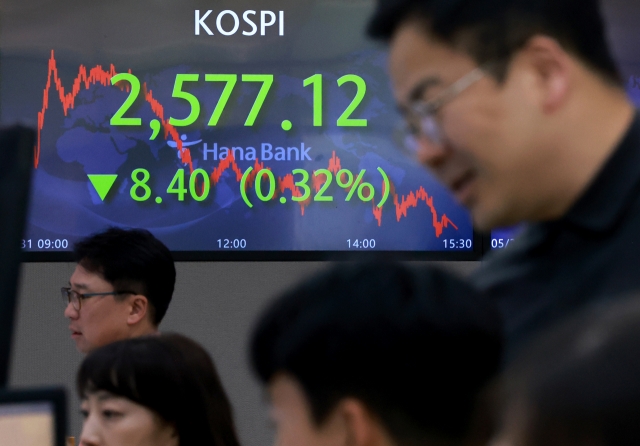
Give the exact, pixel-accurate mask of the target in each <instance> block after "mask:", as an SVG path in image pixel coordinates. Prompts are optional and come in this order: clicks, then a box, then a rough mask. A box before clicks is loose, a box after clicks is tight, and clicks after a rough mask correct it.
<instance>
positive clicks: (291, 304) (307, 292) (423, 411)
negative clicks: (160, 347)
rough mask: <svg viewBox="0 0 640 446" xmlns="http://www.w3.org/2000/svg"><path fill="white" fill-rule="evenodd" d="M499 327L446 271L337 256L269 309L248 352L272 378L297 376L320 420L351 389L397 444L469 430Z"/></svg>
mask: <svg viewBox="0 0 640 446" xmlns="http://www.w3.org/2000/svg"><path fill="white" fill-rule="evenodd" d="M501 331H502V330H501V324H500V318H499V316H498V315H497V313H496V312H495V311H494V309H493V308H492V307H490V306H488V305H487V301H486V300H485V299H483V298H482V297H481V296H478V295H477V294H476V292H475V291H474V290H473V289H472V288H471V287H470V286H469V285H467V284H466V283H465V282H464V281H463V280H462V279H459V278H457V277H454V276H452V275H450V274H447V273H445V272H443V271H439V270H435V269H420V270H413V269H410V268H409V267H407V266H404V265H400V264H387V263H383V264H366V265H356V266H353V265H352V266H347V265H338V266H336V267H334V268H333V269H331V270H329V271H328V272H324V273H322V274H319V275H317V276H315V277H312V278H310V279H308V280H306V281H304V282H303V283H302V284H300V285H299V286H298V287H297V288H295V289H293V290H291V291H289V292H287V293H286V294H284V295H283V296H282V297H280V298H279V299H277V301H276V302H275V303H274V304H273V305H271V306H270V307H269V308H268V309H267V311H266V312H265V313H264V314H263V315H262V317H261V318H260V320H259V322H258V324H257V327H256V329H255V331H254V333H253V336H252V340H251V361H252V364H253V367H254V369H255V370H256V371H257V374H258V375H259V377H260V379H261V380H262V381H263V382H264V383H265V384H267V383H269V382H270V381H271V380H272V378H273V377H274V376H275V375H276V374H279V373H285V374H287V375H290V376H292V377H293V378H295V380H297V381H298V382H299V383H300V384H301V386H302V388H303V390H304V392H305V396H306V397H307V399H308V401H309V403H310V407H311V413H312V416H313V419H314V421H315V422H316V424H317V425H321V424H322V423H323V421H325V420H326V418H327V416H328V415H329V414H330V413H331V412H332V410H333V409H334V408H335V406H336V404H338V402H339V401H340V400H341V399H343V398H347V397H353V398H356V399H358V400H360V401H361V402H362V403H363V404H364V405H365V406H366V407H367V408H368V409H369V410H371V411H372V413H374V414H375V415H376V416H378V417H379V418H380V420H381V422H382V423H383V425H384V426H385V428H386V429H387V431H388V432H389V433H390V435H391V436H392V437H394V439H395V440H396V441H398V442H399V443H400V444H404V445H407V444H427V443H425V441H426V440H434V439H441V440H444V441H451V440H453V439H461V438H464V437H466V436H467V435H468V434H469V431H470V425H471V424H472V423H471V421H472V418H473V413H474V407H475V405H476V398H477V397H478V394H479V391H480V389H482V388H483V387H484V385H485V384H486V383H487V381H488V380H489V379H490V378H491V377H492V376H493V375H494V373H496V371H497V370H498V367H499V363H500V356H501V347H502V342H501V339H502V338H501Z"/></svg>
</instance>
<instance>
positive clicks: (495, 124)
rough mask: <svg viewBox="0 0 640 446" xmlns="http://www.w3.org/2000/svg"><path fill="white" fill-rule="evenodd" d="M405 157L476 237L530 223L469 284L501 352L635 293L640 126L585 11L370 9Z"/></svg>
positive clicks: (472, 0) (593, 6)
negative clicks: (494, 319)
mask: <svg viewBox="0 0 640 446" xmlns="http://www.w3.org/2000/svg"><path fill="white" fill-rule="evenodd" d="M369 32H370V34H371V35H372V36H374V37H377V38H381V39H384V40H386V41H387V42H388V43H389V47H390V57H389V66H390V72H391V78H392V84H393V89H394V92H395V96H396V99H397V102H398V104H399V107H400V109H401V110H402V113H403V114H404V116H405V118H406V122H407V124H408V125H407V132H408V133H407V138H406V139H407V141H408V145H407V147H410V148H413V149H415V155H416V156H417V158H418V159H419V160H420V161H421V162H422V163H423V164H424V165H425V166H427V167H428V168H429V169H430V170H431V172H433V173H434V174H435V176H436V177H437V178H439V179H440V181H442V182H443V183H444V184H445V185H446V186H447V187H448V188H449V189H450V190H451V191H452V192H453V194H454V195H455V196H456V198H457V200H458V201H459V202H460V203H462V204H463V205H464V206H466V207H467V208H468V209H469V210H470V212H471V214H472V217H473V220H474V223H475V225H476V226H477V227H478V228H479V229H480V230H485V231H486V230H490V229H492V228H496V227H501V226H507V225H513V224H516V223H520V222H529V223H531V224H530V225H529V227H528V228H527V229H526V230H525V232H524V233H523V234H522V236H521V237H520V238H519V239H518V240H516V242H515V244H513V246H511V245H510V246H509V249H506V250H504V252H500V253H494V255H492V256H490V258H489V259H488V260H487V261H486V262H483V265H482V266H481V267H480V268H479V269H478V270H477V272H476V274H475V275H474V277H473V280H474V283H475V285H477V287H478V288H479V289H481V290H482V291H488V292H489V294H490V295H492V296H494V297H495V299H496V300H497V302H498V303H499V306H500V308H501V310H502V312H503V314H504V316H505V324H506V331H507V337H508V341H509V350H510V351H512V352H513V351H515V349H517V347H518V346H519V345H521V343H522V342H523V341H524V340H525V339H526V338H528V337H529V336H530V335H531V334H532V333H534V332H535V331H537V330H539V329H540V328H541V327H543V326H546V325H548V324H550V323H551V322H552V321H554V320H557V319H559V318H561V317H563V316H565V315H567V314H569V313H570V312H572V311H574V310H575V309H576V308H578V307H580V306H582V305H584V304H585V303H587V302H589V301H593V300H602V299H608V296H611V295H617V294H619V293H621V292H626V291H629V290H634V289H636V288H638V287H640V274H638V273H637V271H636V270H637V267H636V265H638V264H640V249H638V242H639V241H640V236H639V235H638V234H640V121H639V120H638V117H637V115H636V113H635V110H634V107H633V106H632V104H631V103H630V102H629V100H628V99H627V97H626V94H625V91H624V88H623V86H622V82H621V80H620V76H619V73H618V70H617V68H616V66H615V64H614V62H613V60H612V57H611V54H610V52H609V50H608V48H607V44H606V40H605V30H604V25H603V20H602V16H601V14H600V10H599V5H598V1H597V0H585V1H582V2H579V3H577V2H575V1H573V0H380V1H379V4H378V9H377V11H376V13H375V15H374V17H373V18H372V20H371V23H370V25H369Z"/></svg>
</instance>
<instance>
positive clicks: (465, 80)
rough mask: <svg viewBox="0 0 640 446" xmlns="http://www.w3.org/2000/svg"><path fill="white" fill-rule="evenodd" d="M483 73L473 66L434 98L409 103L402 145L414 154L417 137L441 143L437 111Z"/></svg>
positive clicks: (416, 149)
mask: <svg viewBox="0 0 640 446" xmlns="http://www.w3.org/2000/svg"><path fill="white" fill-rule="evenodd" d="M484 75H485V73H484V70H483V69H482V68H480V67H478V68H474V69H473V70H472V71H470V72H469V73H467V74H465V75H464V76H462V77H461V78H460V79H458V80H457V81H455V82H454V83H453V84H451V85H450V86H449V87H447V88H446V89H444V90H443V91H441V92H440V94H438V95H437V96H436V97H435V98H433V99H431V100H428V101H416V102H414V103H413V104H411V106H410V107H409V112H408V113H407V118H406V123H405V124H404V129H403V131H402V147H403V148H405V149H406V150H407V151H409V152H410V153H411V154H413V155H415V154H416V152H417V151H418V138H419V137H425V138H427V139H428V140H429V141H431V142H432V143H434V144H441V143H442V130H441V128H440V123H439V122H438V120H437V114H438V111H439V110H440V109H441V108H442V106H443V105H445V104H446V103H447V102H449V101H451V100H452V99H453V98H455V97H456V96H458V95H459V94H460V93H462V92H463V91H464V90H466V89H467V88H469V87H470V86H471V85H473V84H474V83H476V82H478V81H479V80H480V79H482V78H483V77H484Z"/></svg>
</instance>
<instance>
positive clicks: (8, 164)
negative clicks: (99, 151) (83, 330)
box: [0, 126, 35, 445]
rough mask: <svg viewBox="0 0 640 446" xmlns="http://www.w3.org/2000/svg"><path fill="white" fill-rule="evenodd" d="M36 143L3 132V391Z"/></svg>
mask: <svg viewBox="0 0 640 446" xmlns="http://www.w3.org/2000/svg"><path fill="white" fill-rule="evenodd" d="M34 143H35V132H34V131H33V130H31V129H27V128H25V127H20V126H15V127H11V128H4V129H0V153H2V163H0V253H1V255H0V388H3V387H5V386H6V384H7V377H8V374H9V372H8V370H9V350H10V347H11V333H12V331H13V317H14V312H15V311H14V310H15V299H16V288H17V285H18V273H19V268H20V255H21V249H22V235H23V233H24V225H25V219H26V213H27V209H28V199H29V184H30V181H29V179H30V176H31V171H32V169H33V167H32V159H33V149H34ZM0 444H2V445H4V444H9V443H4V442H0Z"/></svg>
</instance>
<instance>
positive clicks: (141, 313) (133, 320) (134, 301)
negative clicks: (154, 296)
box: [127, 294, 149, 325]
mask: <svg viewBox="0 0 640 446" xmlns="http://www.w3.org/2000/svg"><path fill="white" fill-rule="evenodd" d="M148 310H149V300H148V299H147V296H143V295H142V294H134V295H132V296H129V314H128V315H127V324H129V325H135V324H137V323H139V322H140V321H141V320H143V319H144V318H145V317H146V315H147V311H148Z"/></svg>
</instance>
